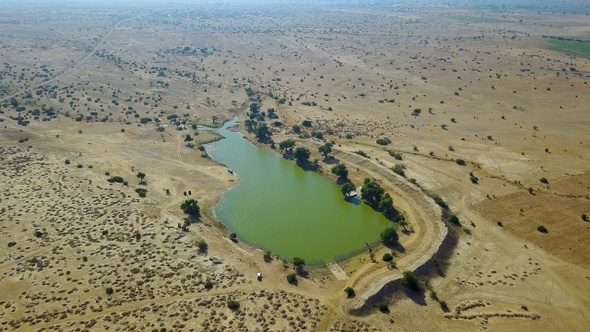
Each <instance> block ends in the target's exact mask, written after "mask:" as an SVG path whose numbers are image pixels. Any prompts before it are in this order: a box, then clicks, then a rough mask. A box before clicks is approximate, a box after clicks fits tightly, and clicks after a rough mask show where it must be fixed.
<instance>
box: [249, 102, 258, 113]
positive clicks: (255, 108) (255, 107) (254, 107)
mask: <svg viewBox="0 0 590 332" xmlns="http://www.w3.org/2000/svg"><path fill="white" fill-rule="evenodd" d="M258 109H259V108H258V104H256V103H251V104H250V112H252V113H256V112H258Z"/></svg>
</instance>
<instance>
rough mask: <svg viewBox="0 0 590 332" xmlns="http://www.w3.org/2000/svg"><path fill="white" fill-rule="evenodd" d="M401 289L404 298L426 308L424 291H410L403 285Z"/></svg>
mask: <svg viewBox="0 0 590 332" xmlns="http://www.w3.org/2000/svg"><path fill="white" fill-rule="evenodd" d="M402 287H403V291H404V294H406V296H407V297H408V298H409V299H410V300H412V301H414V303H416V304H418V305H421V306H426V293H425V291H424V289H422V288H419V289H411V288H409V287H407V286H405V285H403V286H402Z"/></svg>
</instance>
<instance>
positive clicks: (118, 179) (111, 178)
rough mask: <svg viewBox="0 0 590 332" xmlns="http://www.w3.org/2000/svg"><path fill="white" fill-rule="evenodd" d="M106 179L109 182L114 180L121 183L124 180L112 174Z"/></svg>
mask: <svg viewBox="0 0 590 332" xmlns="http://www.w3.org/2000/svg"><path fill="white" fill-rule="evenodd" d="M107 181H108V182H110V183H113V182H116V183H123V182H125V180H123V178H122V177H120V176H113V177H110V178H109V179H108V180H107Z"/></svg>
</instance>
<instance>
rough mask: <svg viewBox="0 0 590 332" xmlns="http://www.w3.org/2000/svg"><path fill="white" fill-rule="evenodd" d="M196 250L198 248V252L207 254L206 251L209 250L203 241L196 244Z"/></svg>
mask: <svg viewBox="0 0 590 332" xmlns="http://www.w3.org/2000/svg"><path fill="white" fill-rule="evenodd" d="M197 248H199V252H207V249H209V245H208V244H207V242H205V240H200V241H199V242H197Z"/></svg>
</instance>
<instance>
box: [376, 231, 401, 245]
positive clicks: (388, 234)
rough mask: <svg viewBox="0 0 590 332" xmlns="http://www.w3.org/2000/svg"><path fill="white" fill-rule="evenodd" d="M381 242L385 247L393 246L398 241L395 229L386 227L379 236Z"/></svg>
mask: <svg viewBox="0 0 590 332" xmlns="http://www.w3.org/2000/svg"><path fill="white" fill-rule="evenodd" d="M380 238H381V241H382V242H383V243H384V244H385V245H394V244H396V243H397V241H398V240H399V235H398V234H397V232H396V230H395V228H393V227H388V228H386V229H384V230H383V232H381V234H380Z"/></svg>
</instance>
